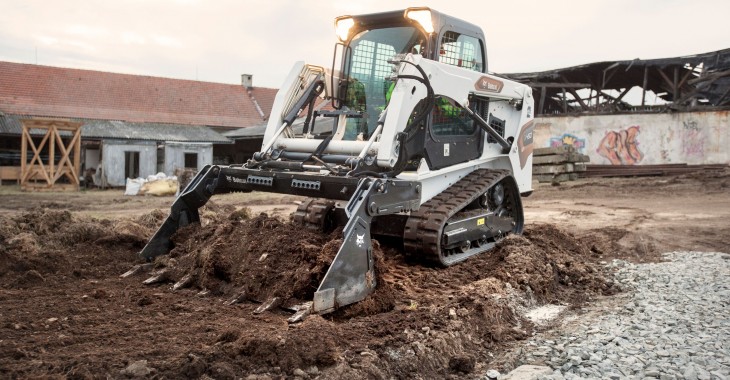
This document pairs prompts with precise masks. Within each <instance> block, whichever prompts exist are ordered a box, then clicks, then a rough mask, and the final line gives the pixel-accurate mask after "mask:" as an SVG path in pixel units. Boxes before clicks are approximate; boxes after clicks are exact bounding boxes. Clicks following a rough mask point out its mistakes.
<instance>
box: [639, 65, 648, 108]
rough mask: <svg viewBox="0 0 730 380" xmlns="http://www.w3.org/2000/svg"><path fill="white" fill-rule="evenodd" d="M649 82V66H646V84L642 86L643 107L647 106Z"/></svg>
mask: <svg viewBox="0 0 730 380" xmlns="http://www.w3.org/2000/svg"><path fill="white" fill-rule="evenodd" d="M648 82H649V66H644V83H643V84H642V85H641V106H642V107H643V106H644V105H645V104H646V86H647V85H648Z"/></svg>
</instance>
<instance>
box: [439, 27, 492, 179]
mask: <svg viewBox="0 0 730 380" xmlns="http://www.w3.org/2000/svg"><path fill="white" fill-rule="evenodd" d="M438 46H439V56H438V60H439V62H441V63H445V64H448V65H453V66H457V67H462V68H465V69H469V70H474V71H477V72H484V49H483V48H482V44H481V42H480V41H479V40H478V39H477V38H475V37H471V36H469V35H467V34H463V33H457V32H455V31H446V32H444V33H443V34H442V35H441V37H440V40H439V45H438ZM436 95H437V96H436V102H435V105H434V108H433V110H432V112H431V115H430V117H429V120H428V125H429V127H428V133H427V136H426V142H425V148H426V157H425V158H426V161H427V163H428V165H429V168H431V169H432V170H435V169H441V168H444V167H447V166H451V165H455V164H458V163H461V162H466V161H470V160H473V159H476V158H478V157H480V156H481V153H482V150H483V148H484V132H483V131H482V129H481V128H479V126H478V125H477V124H476V123H475V122H474V121H473V120H472V119H471V118H470V117H469V116H468V115H467V113H466V112H464V110H463V109H462V108H461V107H459V106H455V105H453V104H452V103H451V102H449V100H448V99H447V98H445V97H443V96H438V94H436ZM470 107H471V108H472V110H473V111H474V112H476V113H477V114H479V115H480V116H482V117H483V118H484V119H485V120H486V119H488V117H487V116H488V115H486V113H487V110H488V109H489V104H488V101H486V100H473V101H470Z"/></svg>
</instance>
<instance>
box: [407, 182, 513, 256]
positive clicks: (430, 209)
mask: <svg viewBox="0 0 730 380" xmlns="http://www.w3.org/2000/svg"><path fill="white" fill-rule="evenodd" d="M509 174H510V172H509V171H508V170H490V169H479V170H475V171H473V172H471V173H469V174H468V175H466V176H465V177H464V178H462V179H460V180H459V181H458V182H456V183H455V184H453V185H451V186H450V187H449V188H448V189H446V190H444V191H443V192H441V193H440V194H438V195H436V196H435V197H433V198H431V199H430V200H428V201H427V202H426V203H424V204H422V205H421V207H420V208H419V209H418V210H417V211H414V212H411V215H410V216H409V217H408V221H407V222H406V227H405V232H404V233H403V245H404V248H405V251H406V253H407V254H409V255H411V256H414V257H418V258H419V259H424V260H426V261H428V262H431V263H433V264H436V265H439V266H444V263H442V262H441V259H440V258H439V256H440V255H439V253H440V251H441V231H443V228H444V225H445V224H446V222H447V221H448V220H449V218H451V217H452V216H454V215H455V214H456V213H458V212H459V211H461V210H462V209H463V208H464V207H466V206H468V205H469V204H470V203H472V202H473V201H474V200H476V199H477V198H479V196H481V195H482V194H484V193H485V192H486V191H487V190H488V189H489V188H490V187H492V186H493V185H495V184H497V183H498V182H499V181H501V180H502V179H503V178H505V177H507V176H508V175H509ZM454 263H456V262H452V263H449V264H448V265H451V264H454Z"/></svg>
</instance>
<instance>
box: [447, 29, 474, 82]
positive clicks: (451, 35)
mask: <svg viewBox="0 0 730 380" xmlns="http://www.w3.org/2000/svg"><path fill="white" fill-rule="evenodd" d="M483 57H484V54H483V52H482V45H481V44H480V43H479V40H478V39H476V38H474V37H470V36H467V35H464V34H459V33H456V32H446V33H444V36H443V37H441V45H440V50H439V62H441V63H446V64H448V65H452V66H457V67H463V68H466V69H470V70H474V71H478V72H483V70H484V60H483Z"/></svg>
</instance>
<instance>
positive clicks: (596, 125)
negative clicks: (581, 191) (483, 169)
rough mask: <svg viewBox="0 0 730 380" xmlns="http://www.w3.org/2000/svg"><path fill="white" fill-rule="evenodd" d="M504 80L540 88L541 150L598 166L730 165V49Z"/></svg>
mask: <svg viewBox="0 0 730 380" xmlns="http://www.w3.org/2000/svg"><path fill="white" fill-rule="evenodd" d="M504 76H505V77H507V78H510V79H513V80H516V81H519V82H522V83H525V84H528V85H529V86H531V87H532V89H533V96H534V99H535V114H536V118H535V125H536V126H535V142H536V144H537V146H538V147H556V146H563V145H570V146H572V147H573V148H575V150H576V151H577V152H578V153H581V154H586V155H588V156H589V157H590V163H591V164H592V165H596V164H598V165H611V166H634V165H637V166H638V165H641V166H646V165H672V164H690V165H706V164H728V163H730V154H729V153H728V152H727V149H725V147H726V146H727V145H728V144H730V129H729V128H728V125H730V120H728V109H730V49H724V50H719V51H714V52H709V53H704V54H697V55H689V56H683V57H675V58H664V59H649V60H640V59H634V60H626V61H609V62H596V63H590V64H586V65H580V66H574V67H568V68H563V69H556V70H550V71H543V72H537V73H516V74H504ZM589 169H590V166H589Z"/></svg>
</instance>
